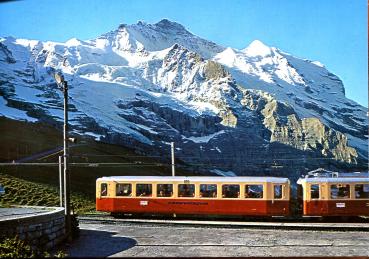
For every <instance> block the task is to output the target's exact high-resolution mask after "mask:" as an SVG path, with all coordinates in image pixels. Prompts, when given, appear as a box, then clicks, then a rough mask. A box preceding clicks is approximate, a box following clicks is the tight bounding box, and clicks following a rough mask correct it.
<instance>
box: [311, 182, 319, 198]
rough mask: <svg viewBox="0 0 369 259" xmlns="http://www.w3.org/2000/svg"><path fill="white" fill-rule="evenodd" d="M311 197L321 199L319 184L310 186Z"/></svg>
mask: <svg viewBox="0 0 369 259" xmlns="http://www.w3.org/2000/svg"><path fill="white" fill-rule="evenodd" d="M310 197H311V199H319V197H320V196H319V184H312V185H311V186H310Z"/></svg>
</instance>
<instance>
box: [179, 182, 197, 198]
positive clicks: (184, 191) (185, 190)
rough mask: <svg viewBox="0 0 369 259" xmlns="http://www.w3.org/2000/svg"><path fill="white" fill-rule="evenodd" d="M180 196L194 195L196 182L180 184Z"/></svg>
mask: <svg viewBox="0 0 369 259" xmlns="http://www.w3.org/2000/svg"><path fill="white" fill-rule="evenodd" d="M178 196H179V197H194V196H195V185H194V184H178Z"/></svg>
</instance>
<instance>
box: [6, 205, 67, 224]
mask: <svg viewBox="0 0 369 259" xmlns="http://www.w3.org/2000/svg"><path fill="white" fill-rule="evenodd" d="M56 209H61V208H59V207H55V208H54V207H34V206H23V207H12V208H0V221H8V220H13V219H17V218H25V217H34V216H38V215H41V214H45V213H50V212H52V211H54V210H56Z"/></svg>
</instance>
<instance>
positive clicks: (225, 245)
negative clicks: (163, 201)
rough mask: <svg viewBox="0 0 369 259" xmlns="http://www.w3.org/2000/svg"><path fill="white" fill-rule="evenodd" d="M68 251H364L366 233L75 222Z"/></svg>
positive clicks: (329, 253)
mask: <svg viewBox="0 0 369 259" xmlns="http://www.w3.org/2000/svg"><path fill="white" fill-rule="evenodd" d="M80 228H81V234H80V238H79V239H77V240H74V241H73V242H72V243H71V244H70V245H69V246H68V247H67V249H66V250H67V254H68V255H69V256H71V257H132V258H134V257H176V256H180V257H201V256H205V257H216V258H219V257H250V256H251V257H261V256H262V257H269V256H274V257H291V258H294V257H304V256H305V257H306V256H320V257H321V256H330V257H336V256H351V257H352V256H358V257H359V256H363V257H365V258H366V257H367V256H369V249H368V247H369V235H368V233H366V232H357V231H352V232H351V231H346V232H342V231H338V232H337V231H311V230H308V231H306V230H280V229H255V228H251V229H248V228H209V227H207V226H203V227H198V226H197V227H192V226H190V225H188V226H176V225H154V226H153V225H152V226H150V225H146V224H134V225H132V224H130V223H126V222H116V223H115V224H105V223H92V222H90V223H84V222H80Z"/></svg>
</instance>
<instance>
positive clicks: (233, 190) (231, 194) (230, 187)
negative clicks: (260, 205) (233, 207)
mask: <svg viewBox="0 0 369 259" xmlns="http://www.w3.org/2000/svg"><path fill="white" fill-rule="evenodd" d="M222 197H223V198H239V197H240V186H239V185H238V184H224V185H223V186H222Z"/></svg>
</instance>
